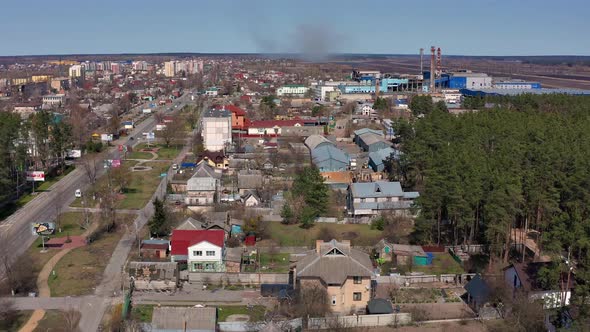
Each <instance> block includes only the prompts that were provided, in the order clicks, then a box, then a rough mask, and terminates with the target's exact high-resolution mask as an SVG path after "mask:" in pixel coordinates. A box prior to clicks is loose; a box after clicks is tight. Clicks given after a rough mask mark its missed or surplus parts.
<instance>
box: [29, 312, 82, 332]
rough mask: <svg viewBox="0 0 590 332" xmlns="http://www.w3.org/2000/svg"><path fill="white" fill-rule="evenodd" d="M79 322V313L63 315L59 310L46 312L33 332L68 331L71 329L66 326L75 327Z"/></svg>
mask: <svg viewBox="0 0 590 332" xmlns="http://www.w3.org/2000/svg"><path fill="white" fill-rule="evenodd" d="M79 320H80V313H79V312H77V311H76V312H72V313H64V312H63V311H60V310H47V311H46V312H45V316H43V319H41V320H40V321H39V325H37V328H35V329H34V330H33V332H47V331H70V328H71V327H69V326H68V325H70V324H71V325H73V326H77V325H78V321H79Z"/></svg>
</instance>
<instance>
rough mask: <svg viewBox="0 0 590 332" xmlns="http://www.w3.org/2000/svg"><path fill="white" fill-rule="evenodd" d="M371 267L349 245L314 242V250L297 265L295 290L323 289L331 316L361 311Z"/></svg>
mask: <svg viewBox="0 0 590 332" xmlns="http://www.w3.org/2000/svg"><path fill="white" fill-rule="evenodd" d="M373 275H374V272H373V264H372V263H371V259H370V257H369V255H368V254H367V253H364V252H362V251H360V250H356V249H352V248H351V246H350V241H342V242H337V241H336V240H332V241H330V242H323V241H322V240H318V241H316V248H315V250H311V251H309V252H307V253H306V256H305V257H303V258H302V259H300V260H299V261H298V262H297V266H296V270H295V276H296V282H295V284H296V286H297V287H301V289H305V288H306V287H320V288H324V289H325V290H326V292H327V293H328V301H329V304H330V306H331V309H332V312H334V313H349V312H351V311H364V310H365V309H366V306H367V303H368V302H369V300H370V299H371V277H372V276H373Z"/></svg>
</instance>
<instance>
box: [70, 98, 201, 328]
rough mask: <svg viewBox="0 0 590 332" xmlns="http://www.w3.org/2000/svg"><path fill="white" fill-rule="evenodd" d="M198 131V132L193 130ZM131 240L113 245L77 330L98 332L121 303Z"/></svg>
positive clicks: (161, 190)
mask: <svg viewBox="0 0 590 332" xmlns="http://www.w3.org/2000/svg"><path fill="white" fill-rule="evenodd" d="M179 107H180V106H179ZM199 122H200V121H199ZM198 129H199V128H197V129H195V130H198ZM191 137H192V135H189V136H188V137H187V139H186V141H187V144H185V146H184V147H183V149H182V150H181V151H180V153H179V154H178V156H177V157H176V158H175V159H174V161H173V162H174V163H176V164H179V163H180V162H181V161H182V159H183V158H184V156H185V155H186V154H187V153H188V152H189V150H190V144H188V143H189V142H190V139H191ZM173 172H174V171H173V170H172V169H171V168H170V169H169V170H168V173H167V177H165V178H163V179H162V181H161V182H160V184H159V186H158V188H157V189H156V191H155V192H154V195H153V196H152V198H151V200H150V202H149V203H148V204H147V205H146V206H145V207H144V208H143V209H142V210H140V212H139V214H138V216H137V218H136V219H135V221H134V224H135V225H136V227H137V229H141V228H142V227H143V226H144V225H145V224H146V223H147V221H148V219H149V218H150V217H151V216H152V215H153V213H154V206H153V204H152V201H153V200H154V198H155V197H159V198H163V196H164V194H165V192H166V185H167V179H168V178H171V177H172V175H173ZM134 240H135V235H134V234H133V232H127V233H125V235H124V236H123V237H122V238H121V240H120V241H119V243H118V244H117V247H116V248H115V251H114V252H113V254H112V255H111V258H110V260H109V263H108V265H107V267H106V268H105V271H104V275H103V278H102V280H103V281H102V283H101V284H100V285H99V286H98V287H97V288H96V291H95V295H96V296H97V297H98V298H99V299H103V300H102V301H97V304H98V306H85V307H83V308H82V309H81V310H80V312H81V318H80V323H79V327H80V330H81V331H96V330H98V327H99V326H100V322H101V320H102V317H103V316H104V313H105V311H106V310H107V309H108V307H109V305H110V304H111V303H113V301H117V300H118V301H122V298H121V296H122V292H121V287H122V285H123V283H124V281H123V279H122V276H123V273H122V272H123V271H122V270H123V268H124V266H125V262H126V260H127V257H128V256H129V251H130V250H131V247H132V246H133V241H134ZM125 283H126V282H125Z"/></svg>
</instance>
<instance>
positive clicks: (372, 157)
mask: <svg viewBox="0 0 590 332" xmlns="http://www.w3.org/2000/svg"><path fill="white" fill-rule="evenodd" d="M391 155H393V157H394V158H395V159H398V158H399V155H400V152H399V151H398V150H396V149H394V148H391V147H388V148H385V149H381V150H378V151H374V152H371V153H369V167H371V169H373V171H374V172H383V170H384V169H385V161H386V160H387V158H389V157H390V156H391Z"/></svg>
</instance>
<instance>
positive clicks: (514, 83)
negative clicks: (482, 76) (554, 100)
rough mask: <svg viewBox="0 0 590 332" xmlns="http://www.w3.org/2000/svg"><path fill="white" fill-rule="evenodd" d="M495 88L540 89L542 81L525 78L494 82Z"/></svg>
mask: <svg viewBox="0 0 590 332" xmlns="http://www.w3.org/2000/svg"><path fill="white" fill-rule="evenodd" d="M492 87H493V88H494V89H529V90H530V89H540V88H541V83H539V82H527V81H523V80H507V81H498V82H494V84H493V85H492Z"/></svg>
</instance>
